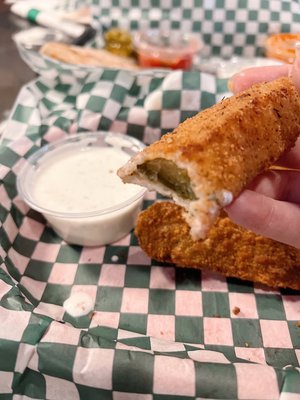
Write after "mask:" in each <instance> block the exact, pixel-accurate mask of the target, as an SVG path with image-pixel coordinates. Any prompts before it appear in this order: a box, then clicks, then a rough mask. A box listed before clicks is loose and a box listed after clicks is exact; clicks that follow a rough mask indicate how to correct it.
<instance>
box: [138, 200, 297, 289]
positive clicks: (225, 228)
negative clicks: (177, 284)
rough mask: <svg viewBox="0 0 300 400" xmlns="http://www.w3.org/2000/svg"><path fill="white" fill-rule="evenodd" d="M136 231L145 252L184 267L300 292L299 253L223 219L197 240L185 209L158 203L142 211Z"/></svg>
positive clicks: (171, 204) (170, 204) (225, 218)
mask: <svg viewBox="0 0 300 400" xmlns="http://www.w3.org/2000/svg"><path fill="white" fill-rule="evenodd" d="M135 233H136V235H137V238H138V240H139V243H140V246H141V248H142V249H143V250H144V251H145V253H146V254H147V255H148V256H149V257H151V258H153V259H155V260H158V261H162V262H170V263H174V264H176V265H177V266H181V267H192V268H200V269H208V270H210V271H214V272H219V273H221V274H223V275H226V276H229V277H236V278H240V279H245V280H250V281H254V282H260V283H263V284H266V285H268V286H271V287H289V288H292V289H298V290H299V289H300V251H299V250H297V249H295V248H294V247H291V246H288V245H285V244H282V243H279V242H275V241H274V240H271V239H267V238H265V237H262V236H259V235H256V234H255V233H253V232H250V231H248V230H246V229H244V228H242V227H240V226H237V225H235V224H234V223H233V222H231V221H230V219H229V218H228V217H227V216H225V215H223V216H221V217H219V218H218V220H217V222H216V224H215V225H214V226H213V227H212V229H211V230H210V232H209V234H208V237H207V238H206V239H205V240H198V241H194V240H192V238H191V236H190V228H189V226H188V224H187V223H186V221H185V220H184V218H183V216H182V207H180V206H178V205H176V204H174V203H171V202H158V203H155V204H154V205H152V206H151V207H149V208H148V209H147V210H145V211H143V212H141V213H140V215H139V217H138V220H137V225H136V229H135Z"/></svg>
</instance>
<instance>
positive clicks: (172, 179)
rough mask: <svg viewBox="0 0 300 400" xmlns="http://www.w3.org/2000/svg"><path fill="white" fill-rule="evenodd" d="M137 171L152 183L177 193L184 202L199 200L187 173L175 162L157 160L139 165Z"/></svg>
mask: <svg viewBox="0 0 300 400" xmlns="http://www.w3.org/2000/svg"><path fill="white" fill-rule="evenodd" d="M137 169H138V171H139V173H140V174H141V175H143V176H145V177H147V178H148V179H149V180H150V181H151V182H153V183H161V184H162V185H164V186H166V187H167V188H169V189H171V190H173V191H174V192H176V194H177V195H178V197H180V198H182V199H184V200H197V198H196V196H195V193H194V192H193V189H192V188H191V180H190V178H189V176H188V173H187V171H186V170H185V169H183V168H179V167H178V166H177V165H176V164H175V163H174V162H173V161H170V160H165V159H163V158H156V159H154V160H150V161H146V162H144V163H143V164H141V165H138V166H137Z"/></svg>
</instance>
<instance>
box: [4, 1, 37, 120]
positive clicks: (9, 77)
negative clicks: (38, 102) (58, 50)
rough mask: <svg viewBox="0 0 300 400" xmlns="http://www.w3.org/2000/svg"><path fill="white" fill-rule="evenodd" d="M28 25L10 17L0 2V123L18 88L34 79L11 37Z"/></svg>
mask: <svg viewBox="0 0 300 400" xmlns="http://www.w3.org/2000/svg"><path fill="white" fill-rule="evenodd" d="M27 27H29V24H28V23H27V22H26V21H24V20H22V19H20V18H17V17H15V16H14V15H12V14H11V13H10V11H9V7H8V6H7V5H6V4H4V3H3V1H2V0H0V93H1V96H0V122H1V121H2V120H3V119H5V117H6V116H7V113H8V112H9V110H10V109H11V107H12V105H13V104H14V101H15V99H16V97H17V94H18V92H19V90H20V88H21V87H22V86H23V85H24V84H25V83H27V82H28V81H30V80H32V79H33V78H34V77H35V74H34V72H32V71H31V70H30V69H29V68H28V67H27V65H26V64H25V63H24V62H23V61H22V60H21V58H20V56H19V53H18V51H17V48H16V46H15V44H14V42H13V40H12V35H13V34H14V33H16V32H18V31H19V30H21V29H24V28H27Z"/></svg>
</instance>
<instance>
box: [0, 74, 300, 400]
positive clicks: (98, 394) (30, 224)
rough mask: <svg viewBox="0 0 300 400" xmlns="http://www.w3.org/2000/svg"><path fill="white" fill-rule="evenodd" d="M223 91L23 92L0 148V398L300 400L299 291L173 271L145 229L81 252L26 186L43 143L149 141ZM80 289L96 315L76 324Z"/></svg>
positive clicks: (33, 86)
mask: <svg viewBox="0 0 300 400" xmlns="http://www.w3.org/2000/svg"><path fill="white" fill-rule="evenodd" d="M224 95H228V93H227V92H226V83H225V82H224V81H218V80H216V79H215V77H214V76H212V75H207V74H201V73H200V74H199V73H198V72H182V71H175V72H173V73H170V74H167V73H165V75H163V74H161V73H159V72H158V73H157V75H155V74H153V73H150V72H148V73H142V74H137V75H135V74H132V73H129V72H124V71H114V70H103V71H98V72H97V73H95V72H94V73H90V74H88V75H87V76H86V77H85V79H84V80H83V81H82V82H81V84H78V83H76V84H71V83H69V84H67V83H62V82H61V80H60V79H58V78H57V79H53V80H51V81H46V80H44V79H42V78H40V79H37V80H36V81H34V82H32V83H30V84H28V85H27V86H26V87H25V88H23V90H22V91H21V93H20V94H19V97H18V99H17V101H16V104H15V107H14V109H13V112H12V115H11V117H10V119H9V121H8V124H7V128H6V132H5V134H4V138H3V142H2V145H1V146H0V160H1V164H0V221H1V228H0V229H1V232H0V244H1V246H0V258H1V269H0V320H1V324H0V355H1V356H0V399H5V400H9V399H14V400H16V399H21V398H22V399H49V400H50V399H51V400H60V399H65V400H68V399H70V400H71V399H72V400H77V399H80V400H87V399H114V400H124V399H130V400H131V399H133V400H135V399H141V400H148V399H149V400H150V399H151V400H163V399H164V400H165V399H171V398H172V399H192V398H199V399H204V398H213V399H225V398H226V399H253V400H254V399H257V400H258V399H259V400H261V399H272V400H273V399H281V400H283V399H284V400H286V399H288V400H294V399H296V398H299V396H300V374H299V362H300V328H299V326H298V321H299V320H300V293H297V292H293V291H288V290H282V291H278V290H271V289H269V288H266V287H261V286H259V285H255V284H252V283H250V282H241V281H238V280H236V279H225V278H224V277H221V276H219V275H214V274H211V273H209V272H207V271H206V272H201V271H197V270H192V269H180V268H175V267H174V266H173V265H162V264H161V263H157V262H155V261H154V260H151V259H149V258H148V257H146V256H145V254H144V253H143V252H142V250H141V249H140V248H139V245H138V243H137V239H136V237H135V235H134V233H133V232H131V233H130V234H129V235H128V236H126V237H124V238H123V239H121V240H120V241H118V242H116V243H113V244H112V245H110V246H105V247H94V248H88V247H86V248H84V247H83V248H82V247H79V246H71V245H68V244H66V243H65V242H63V241H62V240H61V239H60V238H59V237H57V236H56V235H55V234H54V232H53V231H52V230H51V228H50V227H48V226H47V225H46V223H45V221H44V219H43V217H42V216H41V215H40V214H38V213H37V212H35V211H33V210H31V209H29V208H28V207H27V206H26V205H25V204H24V203H23V202H22V201H21V199H20V198H19V196H18V194H17V191H16V176H17V175H18V171H19V170H20V168H21V167H22V165H23V164H24V163H25V162H26V158H27V157H28V156H29V155H30V154H32V153H33V152H34V151H35V150H36V149H38V148H39V147H40V146H41V144H43V143H47V142H51V141H53V140H55V139H57V138H61V137H63V136H66V135H68V134H70V133H76V132H79V131H80V132H82V131H87V130H92V131H96V130H99V129H104V130H114V131H119V132H122V133H124V134H129V135H133V136H135V137H137V138H139V139H140V140H143V141H144V142H145V143H150V142H152V141H154V140H156V139H157V138H158V137H159V136H160V135H161V134H162V133H164V132H167V131H169V130H171V129H172V128H174V127H175V126H176V125H177V124H178V123H179V122H180V121H182V120H184V119H185V118H187V117H188V116H191V115H193V114H195V113H196V112H197V111H199V110H201V109H204V108H206V107H208V106H210V105H212V104H213V103H215V102H216V101H217V100H219V99H221V98H222V97H223V96H224ZM153 200H155V194H153V193H150V194H148V195H147V198H146V199H145V203H144V207H147V206H148V205H149V204H150V203H151V202H152V201H153ZM78 292H81V293H86V294H87V295H88V296H89V297H90V298H91V299H92V301H93V312H92V313H90V314H89V315H86V316H83V317H80V318H72V317H71V316H70V315H68V314H67V313H66V312H65V310H64V308H63V303H64V301H65V300H66V299H67V298H68V297H69V296H70V295H72V294H74V293H78ZM235 307H239V308H240V313H239V314H238V315H235V314H234V312H233V310H234V308H235Z"/></svg>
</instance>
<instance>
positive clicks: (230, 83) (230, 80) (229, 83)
mask: <svg viewBox="0 0 300 400" xmlns="http://www.w3.org/2000/svg"><path fill="white" fill-rule="evenodd" d="M227 87H228V90H230V92H233V87H234V84H233V81H232V78H231V79H229V81H228V83H227Z"/></svg>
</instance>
